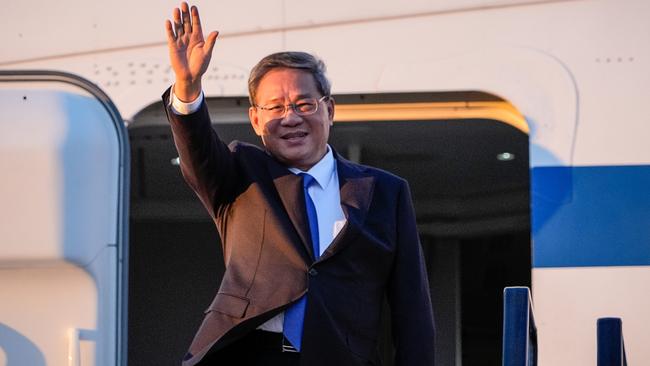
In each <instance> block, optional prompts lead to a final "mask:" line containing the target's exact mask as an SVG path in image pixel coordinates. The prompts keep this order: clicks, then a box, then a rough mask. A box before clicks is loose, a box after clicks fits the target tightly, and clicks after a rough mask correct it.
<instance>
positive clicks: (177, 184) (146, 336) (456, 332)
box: [129, 93, 531, 366]
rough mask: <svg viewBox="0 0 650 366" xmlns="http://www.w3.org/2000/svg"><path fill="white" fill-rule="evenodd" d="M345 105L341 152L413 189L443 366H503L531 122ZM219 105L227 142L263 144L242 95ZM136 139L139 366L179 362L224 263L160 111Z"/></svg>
mask: <svg viewBox="0 0 650 366" xmlns="http://www.w3.org/2000/svg"><path fill="white" fill-rule="evenodd" d="M335 98H336V100H337V117H336V120H337V122H336V123H335V126H334V127H333V129H332V132H331V138H330V143H331V145H332V146H333V147H334V148H335V149H336V150H337V151H338V152H339V153H341V154H342V155H343V156H345V157H347V158H349V159H351V160H353V161H358V162H361V163H364V164H368V165H373V166H376V167H379V168H383V169H386V170H388V171H391V172H393V173H395V174H397V175H400V176H402V177H404V178H406V179H407V180H408V181H409V184H410V186H411V192H412V195H413V199H414V204H415V210H416V214H417V221H418V226H419V230H420V237H421V241H422V246H423V251H424V254H425V260H426V262H427V268H428V270H429V280H430V284H431V293H432V300H433V304H434V312H435V318H436V327H437V340H436V342H437V351H438V352H437V361H438V362H437V365H441V366H452V365H453V366H456V365H462V364H465V365H471V366H482V365H495V364H500V362H501V317H502V304H501V301H502V291H503V287H505V286H513V285H521V286H530V270H531V265H530V261H531V248H530V224H529V222H530V218H529V216H530V208H529V202H530V200H529V189H530V187H529V177H528V172H529V161H528V135H527V133H526V132H527V131H526V127H525V122H524V121H523V118H521V117H520V116H519V117H517V113H516V111H514V108H512V107H511V106H510V105H509V104H507V103H506V102H504V101H503V100H501V99H498V98H495V97H493V96H491V95H487V94H483V93H445V94H440V93H436V94H433V93H422V94H408V95H405V94H395V95H385V94H384V95H354V96H345V95H344V96H336V97H335ZM208 103H209V105H210V113H211V117H212V120H213V123H214V125H215V127H216V128H217V129H218V130H219V133H220V135H221V137H222V139H224V140H225V141H231V140H234V139H237V140H240V141H246V142H251V143H256V144H259V140H258V138H257V136H255V135H254V133H253V131H252V129H251V127H250V124H249V123H248V119H247V109H248V101H247V100H246V99H245V98H222V99H216V100H208ZM513 116H514V117H513ZM518 118H519V119H518ZM129 134H130V137H131V151H132V167H133V168H132V185H131V198H132V199H131V244H130V247H131V253H130V280H129V346H130V347H129V363H130V364H141V363H142V362H145V363H153V364H158V365H175V364H178V360H179V359H180V358H181V357H182V355H183V354H184V352H185V350H186V347H187V346H188V345H189V342H190V341H191V339H192V336H193V334H194V332H195V330H196V328H197V327H198V325H199V323H200V320H201V313H202V310H203V309H204V307H205V306H207V304H208V303H209V302H210V300H211V298H212V296H213V294H214V291H216V289H217V288H218V285H219V282H220V278H221V275H222V273H223V264H222V263H223V260H222V259H221V253H220V249H219V248H220V245H219V243H218V239H217V235H216V230H215V229H214V226H213V225H214V224H213V223H212V221H211V220H210V218H209V217H208V216H207V214H206V213H205V212H204V210H203V208H202V207H201V205H200V203H199V202H198V199H197V198H196V196H195V195H194V194H193V193H192V192H191V191H190V190H189V189H188V188H187V186H186V184H185V183H184V182H183V180H182V177H181V174H180V171H179V169H178V166H176V165H174V164H173V162H172V161H173V159H174V158H175V157H176V156H177V154H176V152H175V148H174V145H173V141H172V139H171V133H170V130H169V126H168V125H167V123H166V120H165V116H164V110H163V107H162V106H161V105H160V104H155V105H152V106H150V107H148V108H147V109H145V110H143V111H142V112H141V113H140V114H139V115H138V116H136V118H135V119H134V121H133V122H132V123H131V124H130V126H129ZM160 284H164V285H162V286H161V285H160ZM385 324H387V325H388V322H387V321H386V322H385ZM389 332H390V330H389V329H388V326H386V334H384V335H382V337H381V339H380V352H381V354H382V355H383V359H384V363H383V364H384V365H388V366H390V365H391V362H390V358H391V357H390V356H391V353H392V349H391V347H390V346H389V345H390V341H389ZM152 334H156V335H158V336H156V337H152Z"/></svg>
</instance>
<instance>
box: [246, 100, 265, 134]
mask: <svg viewBox="0 0 650 366" xmlns="http://www.w3.org/2000/svg"><path fill="white" fill-rule="evenodd" d="M248 119H250V121H251V125H252V126H253V130H254V131H255V134H256V135H257V136H262V132H263V131H264V126H262V125H261V124H260V118H259V113H258V112H257V108H255V107H250V108H248Z"/></svg>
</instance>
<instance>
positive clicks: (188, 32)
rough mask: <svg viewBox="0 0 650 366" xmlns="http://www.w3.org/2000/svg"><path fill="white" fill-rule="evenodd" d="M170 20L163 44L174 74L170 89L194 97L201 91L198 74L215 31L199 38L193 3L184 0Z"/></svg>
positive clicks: (206, 61) (206, 62)
mask: <svg viewBox="0 0 650 366" xmlns="http://www.w3.org/2000/svg"><path fill="white" fill-rule="evenodd" d="M173 18H174V23H173V24H172V23H171V22H170V21H169V20H167V21H166V23H165V28H166V31H167V47H168V48H169V59H170V62H171V66H172V69H173V70H174V73H175V74H176V84H175V86H174V92H175V93H176V96H177V97H178V98H179V99H181V100H183V101H191V100H194V99H196V97H198V95H199V94H200V92H201V76H203V74H204V73H205V71H206V70H207V69H208V65H209V64H210V58H211V57H212V49H213V48H214V44H215V41H216V39H217V35H218V32H212V33H210V34H209V35H208V38H207V39H204V38H203V30H202V28H201V19H200V17H199V10H198V9H197V7H196V6H192V8H191V17H190V8H189V6H188V4H187V3H186V2H183V3H182V4H181V8H180V9H178V8H175V9H174V12H173Z"/></svg>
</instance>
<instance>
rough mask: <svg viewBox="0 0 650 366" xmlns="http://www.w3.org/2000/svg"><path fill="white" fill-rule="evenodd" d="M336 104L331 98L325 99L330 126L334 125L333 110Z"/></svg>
mask: <svg viewBox="0 0 650 366" xmlns="http://www.w3.org/2000/svg"><path fill="white" fill-rule="evenodd" d="M335 106H336V102H335V101H334V98H333V97H329V98H327V117H328V118H329V120H330V126H331V125H333V124H334V109H335Z"/></svg>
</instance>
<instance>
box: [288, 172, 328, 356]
mask: <svg viewBox="0 0 650 366" xmlns="http://www.w3.org/2000/svg"><path fill="white" fill-rule="evenodd" d="M301 175H302V177H303V181H302V190H303V194H304V195H305V208H306V209H307V219H309V231H310V234H311V243H312V248H313V250H314V258H315V259H318V257H319V255H320V249H319V248H320V246H319V244H318V216H317V215H316V206H315V205H314V201H312V199H311V196H309V192H308V188H309V186H310V185H311V184H312V183H314V182H315V181H316V180H315V179H314V177H312V176H311V175H309V174H306V173H302V174H301ZM306 304H307V296H306V295H305V296H303V297H301V298H300V299H299V300H298V301H297V302H296V303H295V304H293V305H291V306H290V307H289V308H287V310H286V311H285V312H284V336H285V338H287V339H288V340H289V342H291V345H292V346H293V347H294V348H295V349H297V350H298V351H300V347H301V340H302V324H303V320H304V318H305V305H306Z"/></svg>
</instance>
